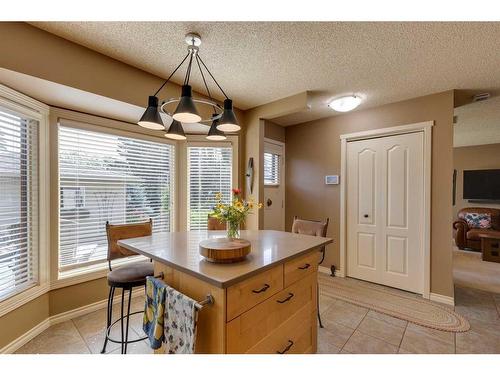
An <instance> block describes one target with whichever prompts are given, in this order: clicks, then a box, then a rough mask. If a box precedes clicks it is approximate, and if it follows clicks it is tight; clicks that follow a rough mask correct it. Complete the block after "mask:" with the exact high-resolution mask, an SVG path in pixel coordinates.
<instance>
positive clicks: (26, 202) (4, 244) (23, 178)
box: [0, 107, 39, 301]
mask: <svg viewBox="0 0 500 375" xmlns="http://www.w3.org/2000/svg"><path fill="white" fill-rule="evenodd" d="M38 127H39V123H38V121H36V120H32V119H29V118H24V117H23V115H16V114H14V113H13V112H10V111H8V110H6V109H3V108H1V107H0V301H1V300H4V299H6V298H8V297H11V296H13V295H15V294H17V293H19V292H21V291H23V290H25V289H28V288H30V287H32V286H34V285H36V284H37V282H38Z"/></svg>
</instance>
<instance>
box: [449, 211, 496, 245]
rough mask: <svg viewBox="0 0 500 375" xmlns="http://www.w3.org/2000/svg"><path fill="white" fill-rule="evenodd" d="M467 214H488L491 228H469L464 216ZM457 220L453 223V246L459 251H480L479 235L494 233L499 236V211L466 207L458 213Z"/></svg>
mask: <svg viewBox="0 0 500 375" xmlns="http://www.w3.org/2000/svg"><path fill="white" fill-rule="evenodd" d="M468 213H476V214H490V215H491V228H488V229H482V228H469V225H468V224H467V221H465V215H466V214H468ZM457 216H458V218H457V220H456V221H455V222H454V223H453V229H454V232H455V244H456V245H457V246H458V248H460V249H465V248H469V249H474V250H481V238H480V237H479V234H481V233H494V234H498V235H500V209H496V208H485V207H466V208H462V209H461V210H460V211H458V215H457Z"/></svg>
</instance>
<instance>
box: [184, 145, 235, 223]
mask: <svg viewBox="0 0 500 375" xmlns="http://www.w3.org/2000/svg"><path fill="white" fill-rule="evenodd" d="M233 152H234V150H233V144H232V143H229V142H228V143H219V144H210V143H209V144H203V143H198V144H197V143H192V144H188V146H187V165H188V167H187V181H188V186H187V187H188V189H187V190H188V197H187V204H188V207H187V227H188V228H187V229H188V230H200V229H206V228H207V218H208V214H209V213H210V212H211V211H212V209H213V207H214V206H215V203H216V201H215V195H216V194H217V193H221V194H222V200H223V201H225V202H229V201H230V199H231V189H232V188H233V173H234V172H233V169H234V168H233V167H234V163H237V161H236V160H233ZM234 187H235V186H234Z"/></svg>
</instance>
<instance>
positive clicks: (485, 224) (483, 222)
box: [464, 213, 491, 229]
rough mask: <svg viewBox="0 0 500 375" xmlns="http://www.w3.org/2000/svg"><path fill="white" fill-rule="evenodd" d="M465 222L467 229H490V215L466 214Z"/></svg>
mask: <svg viewBox="0 0 500 375" xmlns="http://www.w3.org/2000/svg"><path fill="white" fill-rule="evenodd" d="M464 219H465V221H466V222H467V225H468V226H469V228H471V229H472V228H475V229H490V228H491V215H490V214H477V213H468V214H465V216H464Z"/></svg>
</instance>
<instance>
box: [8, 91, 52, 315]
mask: <svg viewBox="0 0 500 375" xmlns="http://www.w3.org/2000/svg"><path fill="white" fill-rule="evenodd" d="M0 106H1V107H3V108H6V109H7V110H10V111H12V112H14V113H17V114H19V115H22V116H26V117H28V118H31V119H33V120H36V121H38V127H39V128H38V231H39V238H38V282H37V283H36V284H35V285H34V286H32V287H31V288H28V289H26V290H24V291H22V292H19V293H16V294H14V295H12V296H11V297H8V298H7V299H5V300H3V301H2V302H0V317H1V316H3V315H5V314H7V313H9V312H10V311H12V310H15V309H17V308H18V307H20V306H22V305H24V304H26V303H28V302H30V301H32V300H34V299H35V298H37V297H39V296H41V295H42V294H45V293H47V292H48V291H49V290H50V267H49V265H50V251H49V249H50V246H49V245H50V226H49V223H50V212H49V199H50V191H49V190H50V189H49V182H50V174H49V171H50V169H49V163H50V160H49V106H47V105H45V104H43V103H41V102H39V101H37V100H34V99H32V98H30V97H28V96H26V95H24V94H21V93H19V92H17V91H15V90H12V89H11V88H9V87H7V86H4V85H2V84H0Z"/></svg>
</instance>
